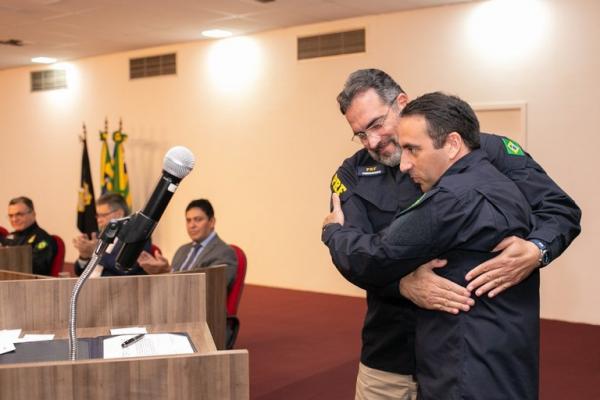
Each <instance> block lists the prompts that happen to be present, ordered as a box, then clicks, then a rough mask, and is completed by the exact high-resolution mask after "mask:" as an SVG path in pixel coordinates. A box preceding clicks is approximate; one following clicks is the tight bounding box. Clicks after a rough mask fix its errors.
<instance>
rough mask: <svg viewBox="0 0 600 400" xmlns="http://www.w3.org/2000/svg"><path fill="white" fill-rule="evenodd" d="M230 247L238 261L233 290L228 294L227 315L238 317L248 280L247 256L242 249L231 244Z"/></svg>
mask: <svg viewBox="0 0 600 400" xmlns="http://www.w3.org/2000/svg"><path fill="white" fill-rule="evenodd" d="M229 247H231V248H232V249H233V251H235V255H236V257H237V260H238V266H237V272H236V275H235V280H234V281H233V285H231V290H230V291H229V293H228V294H227V315H236V314H237V311H238V306H239V304H240V299H241V298H242V290H243V289H244V281H245V280H246V266H247V260H246V254H245V253H244V251H243V250H242V249H240V248H239V247H238V246H236V245H234V244H230V245H229Z"/></svg>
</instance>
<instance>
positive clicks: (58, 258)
mask: <svg viewBox="0 0 600 400" xmlns="http://www.w3.org/2000/svg"><path fill="white" fill-rule="evenodd" d="M52 239H54V243H55V244H56V254H55V255H54V259H53V260H52V268H51V269H50V275H51V276H58V274H59V272H61V271H62V269H63V265H64V264H65V242H64V241H63V240H62V239H61V238H60V236H58V235H52Z"/></svg>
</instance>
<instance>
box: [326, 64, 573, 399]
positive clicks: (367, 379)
mask: <svg viewBox="0 0 600 400" xmlns="http://www.w3.org/2000/svg"><path fill="white" fill-rule="evenodd" d="M407 102H408V97H407V95H406V94H405V93H404V91H403V90H402V88H401V87H400V86H399V85H398V84H397V83H396V82H395V81H394V80H393V79H392V78H391V77H390V76H389V75H387V74H386V73H385V72H383V71H381V70H377V69H367V70H358V71H355V72H354V73H352V74H351V75H350V76H349V78H348V80H347V81H346V84H345V86H344V89H343V90H342V92H341V93H340V95H339V96H338V103H339V105H340V111H341V112H342V114H344V115H345V116H346V119H347V120H348V123H349V124H350V126H351V128H352V130H353V132H354V140H356V141H358V142H360V144H361V145H362V146H363V147H364V148H363V149H361V150H359V151H358V152H357V153H356V154H354V155H353V156H352V157H350V158H348V159H346V160H345V161H344V163H343V164H342V166H340V168H339V169H338V170H337V172H336V174H335V175H334V177H333V179H332V183H331V190H332V192H334V193H337V194H339V196H340V200H341V207H342V209H343V211H344V214H345V220H346V225H347V226H350V227H355V228H357V229H360V230H362V231H363V232H365V233H375V232H378V231H380V230H381V229H383V228H385V227H387V226H388V225H389V224H390V222H391V221H392V219H393V217H394V215H395V214H396V212H397V211H399V210H403V209H405V208H407V207H409V206H410V205H411V204H412V203H413V202H414V201H415V200H416V199H417V198H418V197H419V196H420V195H421V191H420V188H419V187H418V186H417V185H415V184H414V182H412V180H411V179H410V177H409V176H408V175H407V174H403V173H401V172H400V171H399V170H398V164H399V162H400V148H399V145H398V143H397V140H396V139H395V129H396V127H397V125H398V123H399V117H398V113H399V112H400V110H401V109H402V108H403V107H404V106H405V105H406V103H407ZM480 139H481V148H482V150H484V151H485V152H486V153H487V155H488V158H489V159H490V161H491V162H492V163H493V164H494V166H495V167H496V168H497V169H498V170H500V171H501V172H502V173H503V174H504V175H506V176H508V177H509V178H510V179H511V180H513V181H514V182H515V183H516V184H517V186H518V188H519V190H520V191H521V192H522V193H523V194H524V195H525V197H526V199H527V201H528V203H529V205H530V206H531V208H532V210H533V217H534V221H535V229H534V230H533V231H532V232H531V233H530V235H529V236H528V237H527V239H528V240H524V239H523V238H517V237H515V236H510V237H507V238H505V240H503V241H502V242H501V243H500V244H499V245H498V246H497V248H496V249H495V250H496V251H501V253H500V254H499V255H498V256H497V257H494V258H492V259H491V260H489V261H487V262H485V263H482V264H481V265H480V266H479V267H476V268H475V269H473V270H472V271H470V272H469V274H468V278H469V279H471V281H470V282H469V286H468V289H469V290H474V291H475V293H476V295H478V296H480V295H484V294H485V293H486V292H487V293H488V294H489V295H491V296H495V295H497V294H498V293H499V292H500V291H502V290H505V289H507V288H508V287H510V286H513V285H515V284H517V283H518V282H520V281H522V280H523V279H525V278H526V277H527V276H529V275H530V274H531V272H532V271H535V270H537V268H538V267H539V266H543V265H546V264H547V263H549V262H550V261H551V260H553V259H555V258H556V257H558V256H559V255H560V254H561V253H562V252H563V251H564V250H565V249H566V248H567V247H568V246H569V244H570V243H571V241H572V240H573V239H574V238H575V237H576V236H577V234H578V233H579V231H580V225H579V221H580V218H581V212H580V210H579V208H578V207H577V205H576V204H575V202H574V201H573V200H572V199H571V198H570V197H569V196H568V195H567V194H566V193H564V191H562V190H561V189H560V188H559V187H558V185H556V183H555V182H553V181H552V179H551V178H550V177H548V175H547V174H546V173H545V172H544V170H543V169H542V168H541V167H540V166H539V165H538V164H537V163H536V162H535V161H534V160H533V159H532V158H531V157H530V156H529V155H528V154H527V153H524V152H523V151H522V149H521V148H520V147H519V146H518V144H516V143H514V142H513V141H511V140H509V139H508V138H505V137H501V136H496V135H486V134H482V135H481V138H480ZM535 242H537V243H535ZM538 245H540V246H543V247H545V249H546V250H541V249H540V248H538ZM330 252H331V254H332V258H333V260H334V263H335V265H336V267H337V268H338V270H339V271H340V272H341V273H342V275H344V277H345V278H346V279H348V280H349V281H350V282H352V283H354V284H355V285H357V286H360V287H362V288H364V289H366V290H367V305H368V309H367V315H366V317H365V322H364V326H363V331H362V351H361V363H360V367H359V374H358V378H357V396H356V397H357V398H358V399H393V398H407V399H411V398H414V397H415V396H416V391H415V389H414V388H415V387H416V385H415V382H414V380H413V375H414V373H415V360H414V336H415V311H416V307H415V304H416V305H417V306H419V307H422V308H426V309H432V310H441V311H446V312H448V313H453V314H456V313H458V312H459V310H462V311H468V310H469V307H470V305H471V304H473V303H472V299H470V291H469V290H466V289H465V288H464V287H463V286H460V285H457V284H456V283H454V282H451V281H449V280H446V279H444V278H443V277H441V276H439V275H438V274H436V273H434V272H433V268H440V267H441V266H443V265H444V263H445V261H444V260H433V261H431V262H430V263H428V264H426V265H424V266H422V267H421V268H419V269H417V270H416V271H414V272H412V273H410V274H408V275H407V276H405V277H404V278H402V279H401V280H400V282H399V284H398V282H395V283H390V284H389V285H387V286H386V287H384V288H381V287H369V286H368V285H365V284H364V282H361V280H360V279H358V278H357V277H356V276H353V273H352V269H351V268H350V266H349V265H346V264H345V263H344V261H343V258H341V257H338V256H337V255H336V250H335V249H333V248H332V247H331V246H330ZM542 253H544V257H543V260H542V262H540V259H541V258H542V257H541V256H542ZM482 270H484V272H483V273H482ZM436 271H441V270H440V269H436ZM413 303H414V304H413ZM402 396H406V397H402Z"/></svg>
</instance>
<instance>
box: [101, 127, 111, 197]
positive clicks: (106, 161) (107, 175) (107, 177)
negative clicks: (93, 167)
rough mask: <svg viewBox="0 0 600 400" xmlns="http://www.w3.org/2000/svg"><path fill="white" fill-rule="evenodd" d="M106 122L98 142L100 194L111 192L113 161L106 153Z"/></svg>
mask: <svg viewBox="0 0 600 400" xmlns="http://www.w3.org/2000/svg"><path fill="white" fill-rule="evenodd" d="M107 138H108V122H106V121H105V124H104V132H102V131H100V141H101V142H102V148H101V149H100V188H101V191H102V194H104V193H106V192H112V191H113V178H114V171H113V160H112V158H111V157H110V152H109V151H108V141H107Z"/></svg>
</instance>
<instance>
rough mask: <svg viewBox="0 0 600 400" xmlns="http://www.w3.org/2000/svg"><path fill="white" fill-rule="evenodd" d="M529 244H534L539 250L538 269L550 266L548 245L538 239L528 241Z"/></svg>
mask: <svg viewBox="0 0 600 400" xmlns="http://www.w3.org/2000/svg"><path fill="white" fill-rule="evenodd" d="M529 241H530V242H531V243H533V244H535V245H536V246H537V248H538V249H540V257H539V258H538V264H539V266H540V267H545V266H546V265H548V264H550V252H549V251H548V245H547V244H546V243H545V242H543V241H541V240H539V239H530V240H529Z"/></svg>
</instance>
